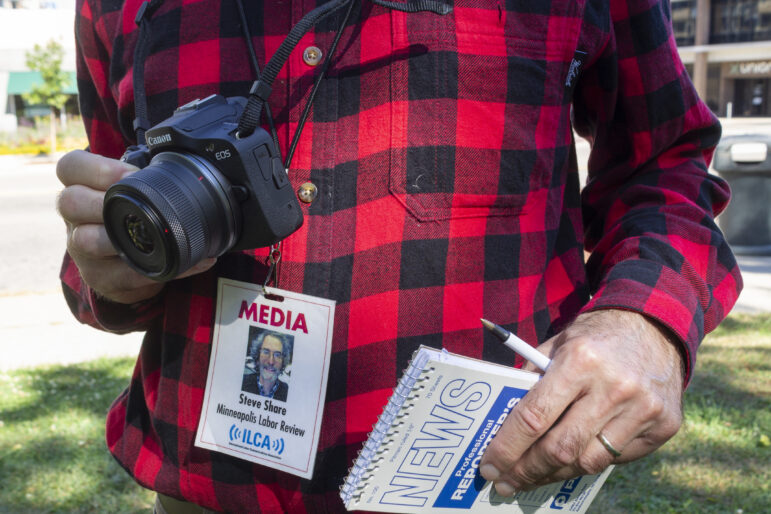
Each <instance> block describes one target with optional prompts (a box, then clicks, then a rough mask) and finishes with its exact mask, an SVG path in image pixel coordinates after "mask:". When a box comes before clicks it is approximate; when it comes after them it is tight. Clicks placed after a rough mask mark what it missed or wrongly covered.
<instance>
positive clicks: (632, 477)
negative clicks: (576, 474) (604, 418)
mask: <svg viewBox="0 0 771 514" xmlns="http://www.w3.org/2000/svg"><path fill="white" fill-rule="evenodd" d="M769 437H771V315H761V316H753V317H748V316H731V317H729V318H728V319H727V320H725V322H723V324H722V325H721V326H720V327H719V328H718V329H717V330H716V331H715V332H713V333H712V334H710V335H709V336H708V337H707V339H706V340H705V341H704V343H703V344H702V348H701V349H700V351H699V356H698V360H697V364H696V373H695V375H694V378H693V380H692V382H691V385H690V387H689V388H688V390H687V391H686V395H685V421H684V423H683V428H682V429H681V430H680V432H679V433H678V434H677V435H676V436H675V437H674V438H672V440H670V441H669V442H668V443H667V444H666V445H664V446H663V447H662V448H660V449H659V450H658V451H657V452H655V453H654V454H652V455H650V456H648V457H647V458H645V459H642V460H639V461H637V462H633V463H630V464H627V465H625V466H619V467H617V468H616V470H615V471H614V472H613V473H612V474H611V475H610V477H609V478H608V481H607V483H606V485H605V487H604V488H603V489H602V490H601V491H600V493H599V495H598V498H597V500H595V502H594V504H593V506H592V509H593V510H594V511H596V512H635V513H636V512H650V513H659V512H693V513H702V512H716V513H717V512H720V513H736V512H743V513H744V514H749V513H767V512H771V448H770V447H769Z"/></svg>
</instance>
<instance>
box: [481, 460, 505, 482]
mask: <svg viewBox="0 0 771 514" xmlns="http://www.w3.org/2000/svg"><path fill="white" fill-rule="evenodd" d="M479 473H480V474H481V475H482V476H483V477H484V479H485V480H489V481H491V482H495V481H496V480H498V478H499V477H500V476H501V472H500V471H498V469H497V468H496V467H495V466H493V465H492V464H482V466H480V468H479Z"/></svg>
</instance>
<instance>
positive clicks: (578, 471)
mask: <svg viewBox="0 0 771 514" xmlns="http://www.w3.org/2000/svg"><path fill="white" fill-rule="evenodd" d="M600 435H602V436H604V437H605V439H606V441H607V443H608V444H609V445H610V449H609V448H606V447H605V445H604V444H603V443H602V441H601V439H600ZM639 435H640V421H639V419H635V418H630V417H628V416H618V417H616V418H613V419H612V420H610V421H609V422H608V423H607V424H606V425H605V426H604V427H603V428H602V430H600V431H599V432H598V433H597V435H596V436H595V437H594V438H590V439H589V441H588V444H587V445H586V448H585V450H584V451H583V453H582V454H581V455H580V456H579V457H578V458H577V459H576V460H575V462H571V463H569V464H568V465H565V466H563V467H561V468H559V469H556V470H553V471H552V473H550V474H548V475H544V476H543V477H541V478H540V479H538V480H536V481H535V482H534V483H532V484H526V485H520V486H519V489H520V490H528V489H532V488H535V487H540V486H542V485H545V484H548V483H552V482H559V481H562V480H568V479H571V478H575V477H578V476H582V475H596V474H599V473H602V472H603V471H604V470H605V469H606V468H607V467H608V466H610V465H611V464H618V463H622V462H628V461H631V460H635V459H636V458H638V457H640V456H642V455H647V454H648V453H650V452H651V451H653V449H655V448H651V446H650V444H649V443H648V442H647V440H648V438H647V437H643V438H639V437H638V436H639ZM643 440H645V441H646V442H645V443H644V444H635V443H637V442H638V441H639V442H641V443H642V442H643ZM643 446H644V447H645V448H644V450H643ZM635 447H636V448H635ZM611 449H612V450H614V451H615V452H620V453H621V455H620V456H617V455H615V454H614V453H613V452H611ZM641 450H643V451H641ZM518 485H519V484H518Z"/></svg>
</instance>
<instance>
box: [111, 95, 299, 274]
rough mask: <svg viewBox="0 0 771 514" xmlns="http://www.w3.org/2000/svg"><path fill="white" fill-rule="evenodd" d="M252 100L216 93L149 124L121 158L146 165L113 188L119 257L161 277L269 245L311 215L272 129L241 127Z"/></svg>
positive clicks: (114, 236)
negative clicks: (142, 140)
mask: <svg viewBox="0 0 771 514" xmlns="http://www.w3.org/2000/svg"><path fill="white" fill-rule="evenodd" d="M245 104H246V99H245V98H241V97H231V98H225V97H223V96H220V95H212V96H209V97H208V98H205V99H203V100H195V101H193V102H190V103H188V104H186V105H183V106H182V107H179V108H178V109H177V110H176V111H174V114H173V115H172V116H171V117H170V118H168V119H167V120H165V121H163V122H161V123H159V124H158V125H156V126H154V127H153V128H151V129H149V130H148V131H147V134H146V141H147V145H140V146H134V147H131V148H129V149H128V150H127V151H126V153H125V154H124V155H123V157H122V160H124V161H126V162H128V163H131V164H133V165H135V166H137V167H139V168H142V169H140V170H139V171H137V172H136V173H133V174H131V175H129V176H128V177H126V178H124V179H123V180H121V181H119V182H117V183H115V184H114V185H112V186H111V187H110V188H109V189H108V190H107V193H106V195H105V199H104V208H103V216H104V224H105V227H106V229H107V234H108V235H109V237H110V241H112V244H113V246H115V248H116V249H117V251H118V253H119V254H120V256H121V257H122V258H123V259H124V260H125V261H126V262H127V263H128V264H129V265H130V266H131V267H132V268H134V269H135V270H137V271H138V272H140V273H141V274H143V275H145V276H147V277H150V278H152V279H155V280H159V281H165V280H170V279H173V278H174V277H176V276H178V275H179V274H180V273H183V272H184V271H185V270H188V269H189V268H190V267H192V266H194V265H195V264H196V263H198V262H200V261H201V260H203V259H205V258H209V257H218V256H220V255H222V254H223V253H225V252H227V251H229V250H243V249H248V248H259V247H264V246H270V245H272V244H274V243H277V242H278V241H280V240H281V239H283V238H285V237H286V236H288V235H289V234H291V233H292V232H294V231H295V230H297V229H298V228H299V227H300V226H301V225H302V222H303V215H302V211H301V210H300V206H299V204H298V203H297V197H296V195H295V194H294V191H293V190H292V187H291V185H290V183H289V180H288V178H287V174H286V171H285V169H284V167H283V165H282V163H281V160H280V158H279V157H278V155H277V152H276V151H275V149H274V144H273V141H272V139H271V137H270V135H269V134H268V133H267V132H266V131H265V130H263V129H261V128H259V127H258V128H257V129H256V130H254V131H253V132H252V133H251V134H250V135H248V136H241V135H240V134H238V133H237V130H236V128H237V126H238V119H239V116H240V115H241V113H242V111H243V109H244V105H245Z"/></svg>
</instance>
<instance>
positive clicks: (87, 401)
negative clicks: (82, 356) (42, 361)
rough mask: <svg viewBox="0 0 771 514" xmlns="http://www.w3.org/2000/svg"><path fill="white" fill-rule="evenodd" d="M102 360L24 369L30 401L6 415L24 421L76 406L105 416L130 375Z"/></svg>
mask: <svg viewBox="0 0 771 514" xmlns="http://www.w3.org/2000/svg"><path fill="white" fill-rule="evenodd" d="M98 362H104V361H95V362H90V363H84V364H74V365H70V366H47V367H40V368H34V369H29V370H22V371H20V372H19V374H20V375H22V376H23V377H24V378H26V379H27V381H28V383H27V384H25V386H24V387H25V390H26V392H27V393H29V397H30V401H28V402H20V403H21V405H19V406H17V407H15V408H11V409H3V412H2V413H3V418H4V419H5V420H6V422H8V421H11V422H23V421H30V420H34V419H36V418H38V417H40V416H41V414H55V413H57V412H71V411H72V410H73V409H78V410H82V411H85V412H89V413H92V414H99V415H102V416H104V415H105V414H106V413H107V409H108V408H109V406H110V404H111V403H112V400H113V399H114V398H115V397H116V396H117V395H118V394H119V393H120V392H121V391H122V390H123V389H125V388H126V386H127V385H128V383H129V376H128V375H126V374H125V371H121V370H120V369H116V366H113V365H109V366H100V365H99V364H98ZM107 362H109V361H107ZM126 362H128V361H126Z"/></svg>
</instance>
